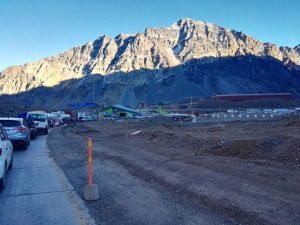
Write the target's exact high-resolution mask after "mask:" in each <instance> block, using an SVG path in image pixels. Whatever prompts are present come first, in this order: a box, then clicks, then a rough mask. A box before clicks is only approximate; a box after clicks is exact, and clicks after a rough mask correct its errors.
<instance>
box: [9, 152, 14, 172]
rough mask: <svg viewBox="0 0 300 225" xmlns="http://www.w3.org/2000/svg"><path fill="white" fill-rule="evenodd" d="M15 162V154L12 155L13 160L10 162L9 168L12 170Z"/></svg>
mask: <svg viewBox="0 0 300 225" xmlns="http://www.w3.org/2000/svg"><path fill="white" fill-rule="evenodd" d="M13 162H14V155H12V158H11V161H10V164H9V166H8V169H9V170H11V169H12V167H13Z"/></svg>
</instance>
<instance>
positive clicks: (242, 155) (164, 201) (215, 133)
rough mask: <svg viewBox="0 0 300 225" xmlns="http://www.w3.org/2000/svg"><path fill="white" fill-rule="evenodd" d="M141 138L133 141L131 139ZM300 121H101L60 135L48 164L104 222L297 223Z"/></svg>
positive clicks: (52, 141)
mask: <svg viewBox="0 0 300 225" xmlns="http://www.w3.org/2000/svg"><path fill="white" fill-rule="evenodd" d="M135 131H141V133H138V134H136V135H130V134H131V133H133V132H135ZM299 131H300V118H299V117H298V118H297V117H295V118H284V119H277V120H268V121H243V122H238V121H236V122H230V123H197V124H191V123H178V122H174V121H170V120H168V119H163V118H154V119H149V120H145V121H138V120H124V121H97V122H86V123H78V124H71V125H68V126H65V127H61V128H58V129H55V130H54V131H53V132H51V133H50V135H49V137H48V146H49V148H50V150H51V155H52V157H53V158H54V159H55V160H56V162H57V164H58V165H59V166H60V167H61V169H62V170H63V171H64V172H65V174H66V176H67V178H68V179H69V181H70V182H71V183H72V184H73V186H74V187H75V189H76V190H77V192H78V194H79V195H80V196H82V195H83V193H82V192H83V186H84V185H85V184H86V183H87V136H88V135H90V134H91V135H93V157H94V158H93V160H94V171H93V172H94V178H93V179H94V180H93V181H94V183H97V184H98V185H99V190H100V199H99V200H97V201H93V202H87V203H86V206H87V207H88V208H89V210H90V212H91V214H92V216H93V217H94V218H95V220H96V221H97V223H98V224H169V225H175V224H195V225H199V224H201V225H203V224H249V225H253V224H255V225H260V224H278V225H279V224H280V225H282V224H295V225H296V224H300V189H299V184H300V132H299Z"/></svg>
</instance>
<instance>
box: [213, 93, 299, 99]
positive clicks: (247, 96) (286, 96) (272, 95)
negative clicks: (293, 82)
mask: <svg viewBox="0 0 300 225" xmlns="http://www.w3.org/2000/svg"><path fill="white" fill-rule="evenodd" d="M213 98H214V99H218V100H231V101H242V100H251V99H270V98H273V99H274V98H284V99H294V96H293V94H291V93H263V94H259V93H258V94H229V95H216V96H213Z"/></svg>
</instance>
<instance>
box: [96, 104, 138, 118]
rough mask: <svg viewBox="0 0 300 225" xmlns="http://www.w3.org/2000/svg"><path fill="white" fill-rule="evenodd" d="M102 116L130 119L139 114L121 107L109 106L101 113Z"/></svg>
mask: <svg viewBox="0 0 300 225" xmlns="http://www.w3.org/2000/svg"><path fill="white" fill-rule="evenodd" d="M101 112H102V114H103V115H109V116H116V117H122V118H124V117H132V116H134V115H139V114H140V113H139V112H138V111H136V110H134V109H131V108H128V107H125V106H122V105H111V106H109V107H107V108H105V109H103V110H102V111H101Z"/></svg>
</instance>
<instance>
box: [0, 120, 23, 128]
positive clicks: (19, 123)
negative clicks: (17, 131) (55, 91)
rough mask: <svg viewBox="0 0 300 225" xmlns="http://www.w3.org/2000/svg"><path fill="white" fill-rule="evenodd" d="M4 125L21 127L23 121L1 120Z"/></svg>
mask: <svg viewBox="0 0 300 225" xmlns="http://www.w3.org/2000/svg"><path fill="white" fill-rule="evenodd" d="M0 123H1V124H2V126H3V127H19V126H21V122H20V121H18V120H0Z"/></svg>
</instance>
